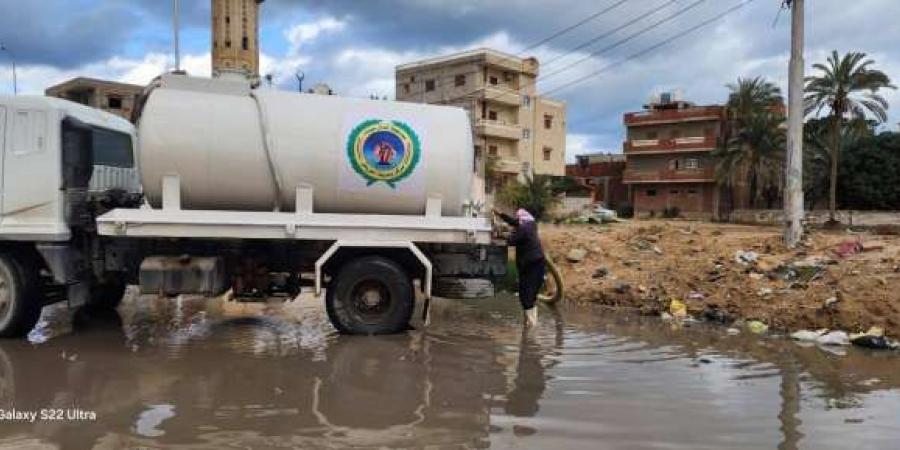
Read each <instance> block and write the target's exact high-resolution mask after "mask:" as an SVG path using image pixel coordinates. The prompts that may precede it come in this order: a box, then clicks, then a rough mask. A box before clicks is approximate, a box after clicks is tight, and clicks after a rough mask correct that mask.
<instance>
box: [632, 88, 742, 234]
mask: <svg viewBox="0 0 900 450" xmlns="http://www.w3.org/2000/svg"><path fill="white" fill-rule="evenodd" d="M644 109H645V110H644V111H640V112H632V113H626V114H625V117H624V122H625V128H626V141H625V144H624V153H625V155H626V158H627V163H626V167H625V175H624V183H625V184H626V185H627V186H628V187H629V189H630V192H631V193H630V197H631V199H632V205H633V206H634V211H635V215H636V216H648V215H657V216H659V215H661V214H662V213H663V211H664V210H665V209H666V208H678V210H679V211H680V213H681V214H682V215H684V216H687V217H713V216H715V215H716V212H717V210H718V209H719V197H720V195H719V189H718V186H717V184H716V182H715V162H714V160H713V159H712V157H711V153H712V151H713V150H715V148H716V146H717V144H718V141H719V136H720V135H721V133H722V128H723V126H724V120H725V109H724V107H722V106H718V105H711V106H696V105H694V104H693V103H690V102H687V101H683V100H681V99H679V98H678V95H677V94H670V93H666V94H662V95H660V96H658V97H657V98H655V99H654V100H653V101H651V102H650V104H648V105H646V106H645V107H644Z"/></svg>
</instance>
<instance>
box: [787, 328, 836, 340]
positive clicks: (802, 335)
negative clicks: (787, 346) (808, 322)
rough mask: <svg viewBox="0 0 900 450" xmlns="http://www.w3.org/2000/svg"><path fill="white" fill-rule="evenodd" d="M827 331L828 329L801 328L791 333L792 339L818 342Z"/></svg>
mask: <svg viewBox="0 0 900 450" xmlns="http://www.w3.org/2000/svg"><path fill="white" fill-rule="evenodd" d="M827 332H828V330H816V331H810V330H800V331H795V332H793V333H791V339H793V340H795V341H800V342H816V341H818V340H819V338H820V337H822V336H823V335H824V334H825V333H827Z"/></svg>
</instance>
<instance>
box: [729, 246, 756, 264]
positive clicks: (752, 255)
mask: <svg viewBox="0 0 900 450" xmlns="http://www.w3.org/2000/svg"><path fill="white" fill-rule="evenodd" d="M757 259H759V253H756V252H745V251H743V250H738V251H736V252H734V262H736V263H738V264H743V265H747V264H751V263H754V262H756V260H757Z"/></svg>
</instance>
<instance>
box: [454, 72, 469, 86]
mask: <svg viewBox="0 0 900 450" xmlns="http://www.w3.org/2000/svg"><path fill="white" fill-rule="evenodd" d="M453 85H454V86H457V87H459V86H465V85H466V76H465V75H457V76H455V77H453Z"/></svg>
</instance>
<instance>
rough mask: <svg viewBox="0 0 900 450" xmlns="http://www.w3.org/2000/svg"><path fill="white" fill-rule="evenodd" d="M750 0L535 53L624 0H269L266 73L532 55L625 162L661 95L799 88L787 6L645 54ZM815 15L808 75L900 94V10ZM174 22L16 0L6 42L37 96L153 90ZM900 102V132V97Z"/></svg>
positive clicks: (623, 8)
mask: <svg viewBox="0 0 900 450" xmlns="http://www.w3.org/2000/svg"><path fill="white" fill-rule="evenodd" d="M746 1H747V0H625V1H623V2H621V5H618V6H615V7H614V8H612V9H610V10H609V11H608V12H606V13H605V14H603V15H601V16H599V17H597V18H596V19H594V20H591V21H590V22H588V23H586V24H585V25H583V26H580V27H577V28H575V29H574V30H572V31H571V32H569V33H566V34H563V35H562V36H559V37H558V38H556V39H553V40H551V41H549V42H547V43H545V44H542V45H540V46H538V47H536V48H532V49H528V47H530V46H531V45H532V44H535V43H537V42H540V41H541V40H543V39H544V38H546V37H548V36H550V35H552V34H554V33H555V32H557V31H559V30H561V29H563V28H565V27H567V26H570V25H572V24H575V23H577V22H579V21H580V20H582V19H584V18H586V17H589V16H590V15H591V14H594V13H597V12H598V11H601V10H603V9H606V8H608V7H610V6H613V5H616V4H617V3H620V0H267V1H266V2H265V3H264V4H263V20H262V30H261V41H262V69H261V71H262V72H263V73H271V74H273V75H274V77H275V79H276V80H277V82H278V84H279V85H280V86H281V87H283V88H286V89H289V88H292V87H295V84H296V81H294V78H293V74H294V73H295V71H296V70H297V69H298V68H300V69H302V70H303V71H304V72H305V73H306V81H305V83H307V85H311V84H312V83H316V82H320V81H322V82H327V83H328V84H330V85H331V86H332V88H333V89H334V90H335V91H337V92H338V93H339V94H341V95H350V96H361V97H367V96H369V95H370V94H379V95H386V96H389V97H393V95H394V82H393V75H394V67H395V66H396V65H398V64H402V63H405V62H409V61H414V60H416V59H420V58H425V57H430V56H435V55H440V54H444V53H448V52H455V51H461V50H465V49H470V48H476V47H492V48H496V49H499V50H503V51H507V52H510V53H514V54H519V53H520V52H522V50H523V49H528V50H527V51H526V52H525V53H524V54H526V55H533V56H536V57H538V58H539V59H540V60H541V61H542V62H544V64H543V65H542V68H541V69H542V73H543V74H545V76H544V77H543V78H541V79H540V81H539V88H540V90H541V91H544V92H552V96H554V97H558V98H561V99H563V100H565V101H566V102H567V103H568V127H569V139H568V152H567V153H568V157H569V159H570V160H571V159H572V157H573V156H574V155H575V154H578V153H585V152H595V151H610V152H616V153H618V152H621V147H622V145H621V140H622V135H623V127H622V113H623V112H626V111H634V110H639V109H640V108H641V106H642V105H643V104H645V103H646V100H647V99H648V98H649V97H650V95H651V94H653V93H654V92H660V91H667V90H673V89H679V90H681V91H682V92H683V93H684V97H685V99H687V100H691V101H694V102H697V103H701V104H702V103H714V102H722V101H723V99H724V98H725V97H726V95H727V89H726V88H725V84H726V83H729V82H733V81H735V80H736V79H737V77H739V76H743V77H754V76H765V77H767V78H769V79H771V80H772V81H774V82H776V83H778V84H779V85H781V86H782V87H783V88H785V89H786V81H787V62H788V53H789V31H790V27H789V25H790V17H789V12H787V11H785V12H783V13H781V15H780V17H779V18H778V20H777V21H776V17H778V16H779V13H778V11H779V6H780V3H781V0H755V1H751V2H750V3H748V4H747V5H746V6H745V7H743V8H741V9H738V10H736V11H735V12H733V13H731V14H729V15H727V16H725V17H723V18H721V19H719V20H716V21H714V22H712V23H711V24H709V25H708V26H706V27H704V28H701V29H699V30H697V31H695V32H693V33H691V34H688V35H686V36H684V37H682V38H680V39H677V40H674V41H672V42H671V43H669V44H667V45H664V46H662V47H659V48H658V49H656V50H654V51H650V52H645V51H646V50H647V49H649V48H652V47H654V46H656V45H657V44H659V43H661V42H663V41H665V40H667V39H668V38H670V37H672V36H675V35H677V34H678V33H681V32H682V31H685V30H688V29H690V28H691V27H693V26H694V25H696V24H699V23H702V22H704V21H705V20H707V19H710V18H713V17H715V16H717V15H718V14H720V13H722V12H724V11H726V10H728V9H730V8H732V7H733V6H735V5H738V4H741V3H744V2H746ZM209 3H210V2H209V1H207V0H181V4H182V13H181V15H182V53H183V55H184V56H183V66H185V68H186V69H187V70H188V71H189V72H190V73H191V74H195V75H207V76H208V74H209V59H210V52H209V46H210V32H209V22H210V19H209V15H210V12H209V9H210V7H209ZM686 8H688V9H686ZM807 9H808V11H807V65H808V66H811V65H812V64H813V63H814V62H818V61H823V60H824V59H825V57H826V55H827V54H828V53H829V52H830V51H831V50H832V49H835V50H838V51H839V52H842V53H843V52H846V51H863V52H866V53H868V54H869V55H870V56H871V57H872V58H874V59H875V60H876V64H877V65H876V67H877V68H880V69H881V70H884V71H886V72H887V73H888V75H889V76H891V78H893V79H895V80H896V81H895V84H900V45H898V44H897V43H898V42H900V24H898V22H897V20H898V18H900V0H854V1H846V0H807ZM681 10H685V11H684V12H683V13H681V14H680V15H678V16H676V17H675V18H673V19H671V20H668V21H666V19H667V18H669V17H670V16H672V15H674V14H676V13H678V12H679V11H681ZM644 15H646V17H644V18H643V19H640V20H635V19H638V18H640V17H641V16H644ZM170 20H171V1H170V0H29V1H22V0H0V43H3V44H4V45H6V46H7V47H8V48H9V49H10V50H11V51H12V52H13V53H14V54H15V56H16V58H17V62H18V65H19V70H18V74H19V85H20V86H19V88H20V90H21V91H23V92H28V93H39V92H42V91H43V89H44V88H45V87H47V86H48V85H52V84H54V83H57V82H60V81H63V80H65V79H67V78H70V77H74V76H79V75H84V76H91V77H98V78H108V79H115V80H120V81H126V82H131V83H146V82H148V81H149V80H150V79H151V78H153V77H154V76H156V75H158V74H159V73H161V72H162V71H164V70H166V69H167V68H171V65H172V60H173V58H172V55H171V45H172V44H171V22H170ZM629 22H633V23H632V24H631V25H628V26H623V25H625V24H627V23H629ZM657 22H664V23H662V24H661V25H659V26H655V27H654V26H653V25H654V24H655V23H657ZM617 28H621V29H619V30H617V31H616V29H617ZM642 30H646V31H644V32H643V33H641V32H642ZM604 35H606V36H605V37H603V36H604ZM598 38H599V39H598ZM592 40H595V41H596V42H595V43H593V44H592V45H588V46H585V47H584V48H583V49H582V50H579V51H577V52H574V53H571V50H572V49H574V48H576V47H578V46H579V45H581V44H583V43H587V42H589V41H592ZM619 42H621V43H620V44H619V45H616V44H617V43H619ZM636 54H639V55H640V56H637V57H634V58H633V59H629V58H630V57H631V56H632V55H636ZM560 57H562V58H561V59H559V58H560ZM554 59H557V60H556V61H552V60H554ZM579 60H583V61H584V62H582V63H580V64H574V63H576V62H578V61H579ZM625 60H627V61H625ZM622 61H625V62H622ZM8 62H9V59H8V55H7V54H0V92H11V91H12V75H11V71H10V67H9V64H8ZM569 66H571V67H569ZM563 69H564V70H563ZM560 70H561V72H560V73H558V74H556V75H552V76H547V75H550V74H551V73H552V72H555V71H560ZM595 72H599V73H598V74H597V75H595V76H589V77H588V75H590V74H592V73H595ZM808 73H809V71H808ZM584 77H587V79H586V81H584V82H581V83H577V84H573V85H571V86H570V87H568V88H565V89H562V90H556V91H554V90H555V89H557V88H559V87H561V86H564V85H566V84H567V83H569V82H571V81H574V80H578V79H580V78H584ZM886 97H887V98H888V100H889V101H890V103H891V105H892V106H893V108H892V109H891V111H890V117H891V118H890V123H891V125H890V127H891V128H896V127H897V125H896V124H897V122H898V121H900V93H898V92H897V91H890V92H887V93H886Z"/></svg>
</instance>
